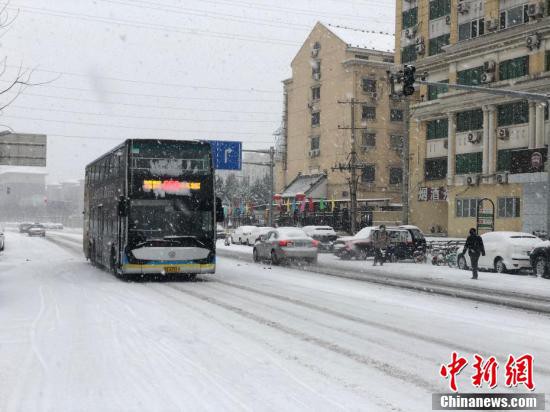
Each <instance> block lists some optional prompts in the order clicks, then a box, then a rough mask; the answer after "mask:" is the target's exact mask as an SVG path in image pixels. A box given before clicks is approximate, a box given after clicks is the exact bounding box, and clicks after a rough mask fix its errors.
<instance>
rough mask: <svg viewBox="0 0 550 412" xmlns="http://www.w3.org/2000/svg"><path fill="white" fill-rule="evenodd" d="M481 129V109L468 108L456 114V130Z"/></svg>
mask: <svg viewBox="0 0 550 412" xmlns="http://www.w3.org/2000/svg"><path fill="white" fill-rule="evenodd" d="M479 129H483V111H482V110H481V109H475V110H468V111H467V112H460V113H457V115H456V131H457V132H468V131H470V130H479Z"/></svg>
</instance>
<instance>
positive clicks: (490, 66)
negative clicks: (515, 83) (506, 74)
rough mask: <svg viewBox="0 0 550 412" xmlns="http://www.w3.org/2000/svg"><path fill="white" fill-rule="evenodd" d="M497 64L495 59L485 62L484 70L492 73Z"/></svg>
mask: <svg viewBox="0 0 550 412" xmlns="http://www.w3.org/2000/svg"><path fill="white" fill-rule="evenodd" d="M496 68H497V64H496V62H495V61H494V60H488V61H486V62H485V63H483V71H484V72H487V73H492V72H494V71H495V70H496Z"/></svg>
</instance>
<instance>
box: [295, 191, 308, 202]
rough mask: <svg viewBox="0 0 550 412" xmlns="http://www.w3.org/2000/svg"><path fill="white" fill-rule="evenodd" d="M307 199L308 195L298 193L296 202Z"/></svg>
mask: <svg viewBox="0 0 550 412" xmlns="http://www.w3.org/2000/svg"><path fill="white" fill-rule="evenodd" d="M305 198H306V195H305V194H304V193H296V200H298V201H299V202H301V201H302V200H304V199H305Z"/></svg>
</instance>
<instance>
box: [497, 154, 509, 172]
mask: <svg viewBox="0 0 550 412" xmlns="http://www.w3.org/2000/svg"><path fill="white" fill-rule="evenodd" d="M511 167H512V149H504V150H499V151H497V170H498V171H499V172H507V171H510V169H511Z"/></svg>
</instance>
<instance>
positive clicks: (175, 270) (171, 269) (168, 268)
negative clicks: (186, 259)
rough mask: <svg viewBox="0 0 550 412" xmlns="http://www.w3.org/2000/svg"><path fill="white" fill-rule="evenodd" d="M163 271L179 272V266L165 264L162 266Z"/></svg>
mask: <svg viewBox="0 0 550 412" xmlns="http://www.w3.org/2000/svg"><path fill="white" fill-rule="evenodd" d="M164 271H165V272H166V273H179V272H180V268H179V267H177V266H165V267H164Z"/></svg>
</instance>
